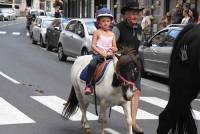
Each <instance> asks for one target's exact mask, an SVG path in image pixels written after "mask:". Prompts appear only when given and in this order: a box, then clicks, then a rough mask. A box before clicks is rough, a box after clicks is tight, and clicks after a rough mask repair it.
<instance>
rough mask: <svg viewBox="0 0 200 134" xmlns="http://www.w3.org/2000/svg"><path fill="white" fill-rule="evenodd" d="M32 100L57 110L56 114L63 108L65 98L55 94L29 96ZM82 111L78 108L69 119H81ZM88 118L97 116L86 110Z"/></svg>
mask: <svg viewBox="0 0 200 134" xmlns="http://www.w3.org/2000/svg"><path fill="white" fill-rule="evenodd" d="M31 98H33V99H34V100H36V101H38V102H40V103H41V104H43V105H45V106H46V107H48V108H50V109H51V110H53V111H55V112H57V113H58V114H62V110H63V108H64V105H63V104H64V103H66V101H65V100H63V99H61V98H59V97H57V96H31ZM81 117H82V113H81V111H80V109H79V110H78V111H77V112H76V114H74V115H73V116H72V117H71V118H70V120H72V121H81ZM87 118H88V120H97V119H98V117H97V116H96V115H94V114H92V113H90V112H87Z"/></svg>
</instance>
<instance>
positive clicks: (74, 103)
mask: <svg viewBox="0 0 200 134" xmlns="http://www.w3.org/2000/svg"><path fill="white" fill-rule="evenodd" d="M91 59H92V55H85V56H80V57H78V58H77V59H76V60H75V62H74V64H73V65H72V68H71V82H72V88H71V92H70V95H69V97H68V100H67V103H66V104H65V106H64V109H63V116H64V117H65V118H67V119H69V118H70V116H71V115H73V114H74V113H75V112H76V111H77V108H78V107H80V110H81V112H82V118H81V126H82V128H83V129H84V130H85V132H87V133H90V132H91V130H90V125H89V122H88V120H87V117H86V111H87V108H88V105H89V103H92V104H95V95H85V94H84V91H83V90H84V87H85V86H86V83H85V82H83V81H81V79H80V74H81V72H82V70H83V69H84V68H85V67H86V66H87V65H88V64H89V62H90V60H91ZM139 63H140V62H139V60H138V58H137V57H136V56H135V55H134V54H133V53H132V51H131V50H130V49H128V48H127V49H124V50H123V51H122V54H121V56H117V55H115V56H113V60H112V61H110V62H109V64H108V66H107V71H106V72H105V73H106V74H105V76H104V78H103V80H102V81H101V82H100V83H99V84H98V85H97V84H96V85H95V92H94V93H95V94H96V104H97V105H99V106H100V114H99V118H98V122H99V125H98V126H99V129H98V130H99V132H98V133H99V134H104V127H105V124H106V110H107V108H108V107H112V106H115V105H119V106H122V107H123V110H124V115H125V118H126V122H127V126H128V134H133V132H132V118H131V108H130V100H131V98H132V97H133V95H134V92H135V91H136V90H137V88H136V86H135V83H134V82H135V80H136V79H137V77H138V75H139V71H140V64H139Z"/></svg>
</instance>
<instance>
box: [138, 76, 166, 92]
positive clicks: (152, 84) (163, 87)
mask: <svg viewBox="0 0 200 134" xmlns="http://www.w3.org/2000/svg"><path fill="white" fill-rule="evenodd" d="M141 84H142V85H145V86H147V87H150V88H152V89H155V90H158V91H162V92H165V93H169V87H168V86H167V85H164V84H161V83H158V82H155V81H152V80H148V79H144V78H142V80H141Z"/></svg>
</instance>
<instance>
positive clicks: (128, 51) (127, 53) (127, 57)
mask: <svg viewBox="0 0 200 134" xmlns="http://www.w3.org/2000/svg"><path fill="white" fill-rule="evenodd" d="M120 53H121V56H120V59H119V60H118V62H117V66H116V71H117V72H118V71H119V69H120V66H121V65H127V64H128V63H131V62H134V63H135V64H136V65H137V66H139V67H140V65H139V60H138V56H136V55H135V50H134V49H133V48H128V47H124V48H123V49H122V51H121V52H120Z"/></svg>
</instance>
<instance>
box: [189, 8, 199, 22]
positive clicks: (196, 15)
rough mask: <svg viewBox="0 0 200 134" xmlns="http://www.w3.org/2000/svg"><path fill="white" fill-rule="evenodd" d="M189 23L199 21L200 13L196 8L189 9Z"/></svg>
mask: <svg viewBox="0 0 200 134" xmlns="http://www.w3.org/2000/svg"><path fill="white" fill-rule="evenodd" d="M189 16H190V19H189V23H197V22H198V18H199V13H198V11H197V10H196V9H195V8H192V9H189Z"/></svg>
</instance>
